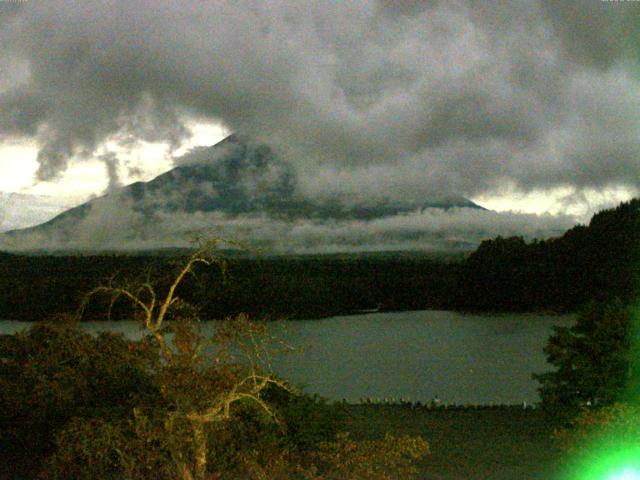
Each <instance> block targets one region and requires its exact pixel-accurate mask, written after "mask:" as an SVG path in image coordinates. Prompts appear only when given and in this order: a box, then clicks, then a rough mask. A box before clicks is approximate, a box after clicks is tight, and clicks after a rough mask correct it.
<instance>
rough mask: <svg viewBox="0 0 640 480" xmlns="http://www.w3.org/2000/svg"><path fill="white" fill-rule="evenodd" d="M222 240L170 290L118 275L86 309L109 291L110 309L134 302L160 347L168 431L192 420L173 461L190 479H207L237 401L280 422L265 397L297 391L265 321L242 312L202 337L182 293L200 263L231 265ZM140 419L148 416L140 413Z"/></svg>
mask: <svg viewBox="0 0 640 480" xmlns="http://www.w3.org/2000/svg"><path fill="white" fill-rule="evenodd" d="M218 244H219V241H218V240H210V241H207V242H205V243H204V244H202V246H201V247H200V248H199V249H198V250H197V251H196V252H195V253H194V254H193V255H192V256H191V257H189V258H188V259H187V260H186V262H185V263H184V264H183V265H182V267H181V268H180V269H179V270H178V273H177V274H176V275H175V277H173V279H172V281H171V283H170V284H169V287H168V289H167V291H166V293H163V294H160V292H159V291H158V289H157V288H156V286H154V285H153V283H152V282H151V280H150V279H149V277H148V278H147V280H146V281H145V282H142V283H138V284H135V283H134V284H131V283H130V284H122V285H118V284H116V282H115V279H114V278H112V279H110V280H109V281H108V282H107V283H106V284H104V285H100V286H98V287H96V288H94V289H93V290H91V291H90V292H89V293H88V294H87V296H86V298H85V300H84V302H83V304H82V307H81V309H80V316H81V315H82V312H83V311H84V308H85V307H86V305H87V304H88V302H89V301H90V300H91V298H93V297H94V296H96V295H107V296H108V297H109V298H110V308H111V307H112V306H113V304H114V303H115V302H116V301H117V300H118V299H119V298H125V299H126V300H128V301H129V302H131V304H132V305H133V307H134V309H135V311H136V313H137V316H138V317H140V318H141V320H142V323H143V326H144V328H145V329H146V331H147V332H148V334H149V336H150V337H151V339H153V341H155V344H156V345H157V348H158V349H159V352H160V356H159V358H158V361H157V362H156V363H155V367H154V370H155V371H154V373H156V374H157V378H158V381H159V385H160V391H161V394H162V396H163V405H170V408H164V409H163V410H162V411H161V415H162V416H163V417H164V418H163V425H164V430H165V433H166V434H167V435H170V436H171V435H178V433H177V432H178V431H179V430H180V431H184V425H187V426H188V428H187V430H188V431H189V434H188V442H187V444H188V445H186V446H185V445H184V444H183V443H184V442H183V443H180V442H178V445H174V447H173V449H172V458H173V462H174V463H175V466H176V470H177V472H178V475H179V476H180V478H182V479H183V480H203V479H205V477H206V474H207V469H208V465H210V463H211V459H210V458H209V456H210V452H209V451H208V447H207V438H208V433H209V432H210V430H211V429H210V427H211V426H213V425H214V424H216V423H218V424H219V423H221V422H226V421H229V420H231V419H232V413H233V410H232V409H233V407H234V405H235V404H238V403H241V402H245V403H249V404H251V405H253V406H255V407H256V408H257V409H259V410H261V411H263V412H264V413H266V415H268V416H269V417H270V418H272V419H273V420H274V421H276V422H277V421H278V420H277V418H276V415H275V413H274V410H273V409H272V408H271V406H270V405H269V404H268V403H267V402H266V401H264V399H263V398H262V394H263V393H264V391H265V389H266V388H267V387H269V386H270V385H275V386H278V387H280V388H283V389H286V390H288V391H291V387H290V386H289V385H288V384H287V383H286V382H284V381H282V380H280V379H278V378H277V377H276V376H275V375H274V374H273V373H272V372H271V367H270V360H269V358H270V355H271V350H270V348H271V347H270V345H273V343H272V342H271V339H269V337H268V336H267V335H266V328H265V326H264V325H263V324H259V323H255V322H252V321H250V320H249V319H248V317H247V316H246V315H243V314H241V315H239V316H237V317H235V318H229V319H226V320H225V321H223V322H221V323H220V325H219V326H218V327H217V328H216V331H215V333H214V334H213V335H212V336H211V337H210V338H205V337H203V336H202V335H201V334H200V328H199V323H198V318H197V314H196V310H195V309H194V308H193V307H192V306H191V305H190V304H188V302H185V301H183V300H182V299H180V298H179V297H178V295H177V290H178V288H179V286H180V285H181V284H182V282H183V280H184V279H185V277H186V276H187V275H192V274H194V268H195V267H196V265H199V264H202V265H205V266H218V267H219V268H221V269H222V271H223V272H225V271H226V263H225V261H224V259H223V258H221V257H220V256H218V255H217V254H216V247H217V246H218ZM134 413H135V416H136V418H139V417H143V416H144V412H143V411H142V410H136V411H135V412H134Z"/></svg>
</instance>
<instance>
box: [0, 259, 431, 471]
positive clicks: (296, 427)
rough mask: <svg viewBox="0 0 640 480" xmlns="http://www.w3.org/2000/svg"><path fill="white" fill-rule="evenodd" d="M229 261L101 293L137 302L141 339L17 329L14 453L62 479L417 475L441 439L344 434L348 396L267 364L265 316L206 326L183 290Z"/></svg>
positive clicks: (10, 366) (8, 416)
mask: <svg viewBox="0 0 640 480" xmlns="http://www.w3.org/2000/svg"><path fill="white" fill-rule="evenodd" d="M215 262H216V260H215V258H213V257H211V256H208V255H206V252H204V251H200V252H198V253H197V254H196V255H194V256H193V257H191V259H190V260H189V261H188V263H187V264H186V265H185V266H184V267H183V268H181V269H180V270H179V271H178V273H177V274H176V276H175V279H174V281H173V283H170V284H169V286H168V288H166V289H165V290H163V291H162V292H157V291H156V290H155V289H154V286H153V285H151V284H149V283H145V284H141V285H133V286H132V285H114V284H113V283H109V284H106V285H104V286H101V287H98V288H97V289H95V290H94V291H93V292H91V294H90V295H98V294H103V295H107V296H110V297H111V302H115V301H116V300H117V299H118V298H122V297H124V298H125V299H127V300H129V301H131V302H132V303H133V304H134V305H135V306H136V307H137V311H138V313H139V318H140V320H141V323H142V325H143V328H144V329H145V332H146V334H147V335H146V336H145V338H144V339H143V340H141V341H137V342H134V341H130V340H127V339H125V338H124V337H123V336H122V335H116V334H109V333H103V334H100V335H99V336H97V337H93V336H91V335H89V334H87V333H83V332H82V331H81V330H79V328H78V326H77V325H74V324H71V323H64V322H62V323H60V322H59V323H48V324H39V325H36V326H34V327H33V328H32V329H31V330H29V331H28V332H25V333H21V334H17V335H15V336H7V337H3V339H2V342H1V343H0V360H1V361H0V387H2V388H1V389H0V392H2V393H1V394H0V402H1V403H0V410H1V411H2V417H1V418H0V421H2V423H3V427H5V428H3V429H2V434H1V435H2V438H0V440H1V441H2V444H3V445H10V446H11V449H12V451H10V452H7V453H8V454H9V455H8V457H13V459H14V460H15V459H20V457H22V458H23V459H24V457H26V456H28V457H29V463H31V464H32V465H34V466H35V467H34V468H36V469H37V470H39V473H40V476H41V477H42V478H52V479H56V478H59V479H63V478H64V479H84V478H87V479H89V478H105V479H111V478H113V479H116V478H118V479H119V478H126V479H146V478H154V479H160V480H161V479H165V478H166V479H175V478H181V479H184V480H191V479H198V480H200V479H205V478H208V479H227V478H229V479H232V478H255V479H262V478H265V479H266V478H269V479H277V478H282V479H285V478H292V477H293V478H302V479H308V480H330V479H334V478H335V479H338V478H354V479H355V478H363V479H365V478H366V479H380V480H384V479H390V478H398V475H399V476H400V477H401V478H411V476H412V475H413V473H414V472H415V468H414V463H415V461H416V460H418V459H420V458H421V457H422V456H424V455H425V454H426V453H427V452H428V445H427V443H426V442H425V441H424V440H423V439H421V438H408V437H402V438H394V437H391V436H388V437H386V438H385V439H383V440H378V441H373V442H357V441H353V440H351V439H350V438H349V437H348V436H347V435H343V434H339V432H340V430H341V429H342V427H343V424H342V423H341V421H340V416H339V415H338V414H337V411H336V408H337V407H330V406H327V405H325V404H324V403H323V402H321V401H319V400H318V399H317V398H313V397H308V396H303V395H300V394H298V393H296V392H295V391H294V390H293V389H292V388H291V387H290V386H289V385H288V384H287V383H286V382H285V381H283V380H281V379H279V378H277V377H276V376H275V375H273V374H272V373H271V372H270V371H268V370H265V367H266V366H268V364H269V361H268V356H269V346H268V345H269V339H268V338H267V336H266V330H265V327H264V325H260V324H256V323H253V322H250V321H249V320H248V318H247V317H246V316H244V315H240V316H238V317H236V318H233V319H228V320H227V321H225V322H222V323H220V325H219V326H218V328H217V329H216V331H215V333H214V334H213V336H212V337H211V338H204V337H203V336H201V335H200V331H199V328H198V318H197V312H196V311H195V310H194V309H193V308H192V307H191V306H190V305H188V304H187V303H185V302H183V301H182V300H180V299H179V298H178V297H177V295H176V289H177V287H178V285H179V284H180V282H181V280H182V279H183V278H184V277H185V276H186V275H188V274H190V273H191V272H192V268H193V266H194V265H195V264H196V263H207V264H209V263H215ZM5 460H7V461H8V460H9V458H7V459H5ZM18 463H19V462H15V464H16V465H17V464H18ZM18 473H19V472H18ZM31 473H33V472H31Z"/></svg>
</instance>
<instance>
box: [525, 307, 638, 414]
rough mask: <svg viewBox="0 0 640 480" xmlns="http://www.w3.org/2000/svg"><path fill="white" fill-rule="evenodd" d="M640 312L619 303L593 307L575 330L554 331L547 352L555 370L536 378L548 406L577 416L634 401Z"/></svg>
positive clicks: (562, 329)
mask: <svg viewBox="0 0 640 480" xmlns="http://www.w3.org/2000/svg"><path fill="white" fill-rule="evenodd" d="M635 322H636V313H635V311H634V309H633V308H632V307H631V306H627V305H624V304H623V303H622V302H620V301H614V302H611V303H609V304H594V303H592V304H589V305H587V306H586V307H584V308H583V309H582V311H581V312H580V314H579V315H578V318H577V321H576V324H575V325H574V326H572V327H555V332H554V334H553V335H552V336H551V337H550V338H549V340H548V342H547V344H546V346H545V347H544V352H545V353H546V355H547V360H548V362H549V363H550V364H552V365H554V366H555V367H556V370H555V371H552V372H547V373H543V374H537V375H534V378H535V379H537V380H538V381H539V382H540V384H541V386H540V389H539V391H540V397H541V399H542V403H543V406H545V407H548V408H549V409H556V410H558V409H560V410H563V411H575V410H576V409H578V408H580V406H582V405H587V404H589V405H599V406H603V405H610V404H612V403H614V402H616V401H619V400H622V399H623V398H625V397H626V396H635V395H636V394H637V393H638V392H636V391H635V390H637V389H636V386H635V385H634V382H635V381H636V380H637V378H636V377H637V376H638V373H639V369H638V361H639V359H638V358H637V357H638V355H637V349H638V345H637V342H635V341H634V337H635V335H636V333H637V331H638V326H637V325H636V324H635Z"/></svg>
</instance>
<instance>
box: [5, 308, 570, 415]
mask: <svg viewBox="0 0 640 480" xmlns="http://www.w3.org/2000/svg"><path fill="white" fill-rule="evenodd" d="M573 321H574V317H573V316H569V315H566V316H551V315H537V314H522V315H520V314H519V315H513V314H508V315H469V314H462V313H458V312H449V311H433V310H427V311H416V312H395V313H375V314H368V315H355V316H353V315H352V316H345V317H333V318H327V319H322V320H298V321H289V322H283V323H281V324H274V325H273V326H272V327H271V328H272V329H273V330H274V333H275V334H276V335H277V336H279V337H280V338H282V339H283V340H285V341H286V342H287V343H289V344H290V345H291V346H293V347H295V348H296V349H297V351H296V352H294V353H291V354H286V355H282V356H279V357H277V358H275V359H274V362H273V369H274V370H275V372H276V373H278V374H279V375H281V376H283V377H284V378H287V379H288V380H290V381H292V382H293V383H295V384H297V385H298V386H301V387H303V388H304V389H305V391H307V392H309V393H317V394H319V395H321V396H324V397H327V398H329V399H331V400H341V399H343V398H344V399H346V400H347V401H350V402H356V401H359V400H360V399H362V398H366V397H370V398H376V399H383V398H395V399H398V398H400V397H402V398H406V399H409V400H413V401H418V400H420V401H423V402H424V401H429V400H431V399H433V398H435V397H438V398H439V399H440V400H441V401H442V402H448V403H490V402H494V403H521V402H523V401H526V402H528V403H532V402H535V401H537V400H538V393H537V390H536V389H537V383H536V382H535V381H534V380H532V379H531V374H532V373H534V372H543V371H546V370H549V368H550V366H549V365H548V364H547V363H546V361H545V356H544V354H543V352H542V347H543V346H544V344H545V342H546V340H547V338H548V336H549V335H550V334H551V333H552V325H565V326H568V325H571V324H572V322H573ZM28 325H29V324H26V323H23V322H12V321H0V332H2V333H13V332H15V331H17V330H20V329H23V328H26V327H28ZM83 328H85V329H87V330H90V331H99V330H110V331H115V332H122V333H124V334H125V335H126V336H128V337H130V338H140V337H141V336H142V334H143V333H144V332H143V331H142V330H140V328H139V326H138V324H136V323H134V322H100V323H97V322H87V323H83ZM204 329H205V331H206V330H209V331H210V330H212V329H213V325H211V324H204Z"/></svg>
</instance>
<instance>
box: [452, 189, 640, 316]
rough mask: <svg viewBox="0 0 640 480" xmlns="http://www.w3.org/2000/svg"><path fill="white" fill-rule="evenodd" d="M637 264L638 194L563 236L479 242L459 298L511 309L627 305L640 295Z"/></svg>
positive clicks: (479, 306) (477, 306) (462, 303)
mask: <svg viewBox="0 0 640 480" xmlns="http://www.w3.org/2000/svg"><path fill="white" fill-rule="evenodd" d="M639 267H640V199H634V200H631V201H629V202H625V203H622V204H620V205H619V206H618V207H616V208H614V209H610V210H604V211H601V212H599V213H597V214H596V215H594V216H593V218H592V219H591V222H590V223H589V225H588V226H582V225H579V226H576V227H574V228H572V229H571V230H569V231H567V232H566V233H565V234H564V235H563V236H562V237H559V238H553V239H549V240H545V241H533V242H531V243H526V242H525V241H524V240H523V239H522V237H511V238H500V237H498V238H496V239H494V240H488V241H485V242H482V244H481V245H480V246H479V247H478V249H477V250H476V251H475V252H473V253H472V254H471V256H470V257H469V258H468V259H467V260H466V261H465V262H464V264H463V265H462V269H461V271H460V277H459V280H460V281H459V284H458V285H459V288H458V291H457V293H458V297H457V299H456V301H455V302H454V303H455V304H456V305H457V306H458V307H460V308H463V309H474V310H511V311H518V310H520V311H530V310H554V311H575V310H576V309H577V308H578V307H580V306H581V305H584V304H586V303H588V302H600V303H607V302H610V301H612V300H613V299H615V298H618V299H620V300H622V301H623V303H629V302H631V301H633V300H634V299H635V297H636V296H637V294H638V285H639V284H638V280H639V279H640V269H639Z"/></svg>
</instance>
